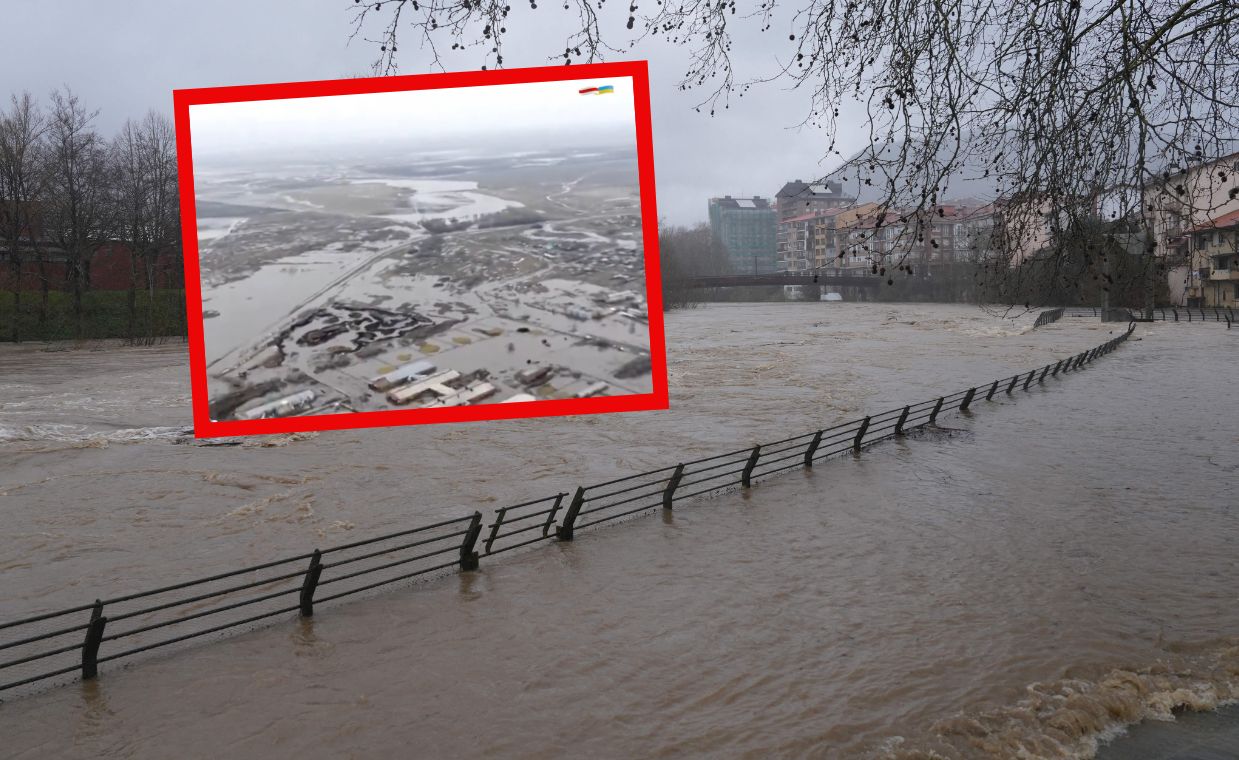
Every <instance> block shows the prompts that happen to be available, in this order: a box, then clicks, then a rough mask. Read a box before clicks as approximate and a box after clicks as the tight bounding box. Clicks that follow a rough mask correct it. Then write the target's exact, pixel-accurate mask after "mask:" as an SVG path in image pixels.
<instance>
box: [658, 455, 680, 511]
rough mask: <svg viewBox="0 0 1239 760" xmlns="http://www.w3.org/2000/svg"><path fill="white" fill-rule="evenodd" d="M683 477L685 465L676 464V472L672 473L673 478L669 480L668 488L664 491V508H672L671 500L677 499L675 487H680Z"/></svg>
mask: <svg viewBox="0 0 1239 760" xmlns="http://www.w3.org/2000/svg"><path fill="white" fill-rule="evenodd" d="M683 478H684V465H683V464H679V465H676V468H675V472H673V473H671V480H670V481H668V482H667V488H666V490H664V491H663V509H671V502H672V501H674V500H675V489H676V488H678V487H679V485H680V481H681V480H682V479H683Z"/></svg>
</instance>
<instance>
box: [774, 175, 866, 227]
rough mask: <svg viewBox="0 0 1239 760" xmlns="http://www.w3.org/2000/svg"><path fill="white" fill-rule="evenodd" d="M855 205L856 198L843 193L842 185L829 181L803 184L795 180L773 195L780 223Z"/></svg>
mask: <svg viewBox="0 0 1239 760" xmlns="http://www.w3.org/2000/svg"><path fill="white" fill-rule="evenodd" d="M855 203H856V198H855V197H854V196H850V195H848V194H846V193H844V191H843V185H842V184H840V183H838V182H830V181H824V182H804V181H801V180H798V179H795V180H792V181H791V182H788V183H787V184H785V185H783V187H782V189H780V190H779V192H778V193H776V194H775V204H776V206H777V208H778V211H779V221H780V222H783V221H786V220H789V219H792V218H794V217H803V216H806V215H809V214H813V213H814V212H817V211H828V210H830V209H839V208H847V207H849V206H852V205H854V204H855Z"/></svg>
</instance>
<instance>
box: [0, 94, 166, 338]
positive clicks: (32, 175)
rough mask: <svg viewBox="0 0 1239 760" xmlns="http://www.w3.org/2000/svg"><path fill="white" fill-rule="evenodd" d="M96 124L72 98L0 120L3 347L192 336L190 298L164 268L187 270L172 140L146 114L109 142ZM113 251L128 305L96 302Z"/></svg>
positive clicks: (13, 100)
mask: <svg viewBox="0 0 1239 760" xmlns="http://www.w3.org/2000/svg"><path fill="white" fill-rule="evenodd" d="M98 115H99V111H98V109H92V108H90V107H89V106H87V105H86V104H84V103H83V102H82V100H81V99H80V98H79V97H78V96H77V95H76V94H75V93H74V92H73V91H72V90H70V89H68V88H64V89H61V90H56V91H54V92H52V93H51V94H50V96H49V98H48V101H47V103H46V104H43V103H40V102H39V101H38V100H37V99H36V98H35V97H34V96H32V95H31V94H30V93H29V92H23V93H21V94H14V95H11V96H10V98H9V103H8V105H7V107H5V108H4V109H3V110H0V267H3V268H4V269H7V273H8V274H9V277H8V278H7V280H8V283H7V288H5V291H6V292H4V293H3V294H2V296H0V298H2V300H0V340H11V341H15V342H16V341H22V340H30V339H43V340H46V339H52V338H64V337H72V338H85V337H124V338H127V339H129V340H131V341H136V342H152V341H154V340H155V339H157V338H158V337H160V336H162V335H167V334H172V333H175V334H183V332H184V329H185V326H184V309H183V291H182V290H181V289H180V288H174V289H170V288H167V287H166V285H167V284H168V283H166V282H165V283H163V284H164V285H165V287H162V288H161V287H160V282H159V277H158V268H159V265H160V262H161V261H162V262H163V265H164V267H165V269H167V270H169V271H171V272H174V273H175V272H179V271H180V265H179V262H180V256H181V252H180V240H181V231H180V215H179V206H178V195H177V166H176V138H175V131H174V130H173V128H172V124H171V122H170V120H169V119H168V118H167V117H166V116H164V115H163V114H161V113H158V112H156V111H150V112H148V113H147V114H146V115H145V116H144V117H142V118H141V119H129V120H127V121H126V122H125V123H124V125H123V126H122V127H121V128H120V130H119V131H118V132H117V133H116V134H115V135H113V136H111V137H110V138H109V137H107V136H105V135H103V134H101V133H100V131H99V130H98V129H97V128H96V126H95V122H96V119H97V117H98ZM107 248H111V250H113V251H121V252H124V253H125V254H126V255H122V256H121V257H120V260H127V263H128V272H127V275H128V290H127V291H125V292H124V293H123V294H121V293H108V294H103V293H93V294H92V293H91V276H90V272H91V264H92V261H94V260H95V259H96V258H97V257H98V256H99V255H100V252H101V251H103V250H105V249H107ZM0 271H2V270H0ZM32 280H33V282H34V288H33V289H31V288H30V287H29V286H30V285H31V282H32ZM178 281H179V280H178ZM6 323H7V324H6Z"/></svg>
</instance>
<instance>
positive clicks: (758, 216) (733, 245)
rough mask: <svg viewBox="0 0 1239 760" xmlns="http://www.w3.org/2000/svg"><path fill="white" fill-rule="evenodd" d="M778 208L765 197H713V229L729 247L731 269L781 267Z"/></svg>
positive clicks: (747, 270)
mask: <svg viewBox="0 0 1239 760" xmlns="http://www.w3.org/2000/svg"><path fill="white" fill-rule="evenodd" d="M775 221H776V219H775V209H774V208H773V207H771V205H770V201H769V200H767V199H765V198H760V197H758V196H753V197H752V198H732V197H731V196H730V195H727V196H724V197H722V198H711V199H710V230H711V231H712V232H713V233H714V236H715V237H716V238H718V240H719V241H721V242H722V244H723V245H724V246H725V247H726V248H727V254H728V256H729V258H730V259H731V268H732V271H734V272H737V273H745V274H747V273H753V274H764V273H766V272H773V271H775V270H776V269H778V257H777V255H776V250H777V249H776V243H775V235H776V229H775Z"/></svg>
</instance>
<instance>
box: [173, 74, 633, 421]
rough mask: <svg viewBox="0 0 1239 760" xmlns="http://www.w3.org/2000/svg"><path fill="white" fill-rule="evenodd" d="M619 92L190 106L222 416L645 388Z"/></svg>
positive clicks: (516, 89)
mask: <svg viewBox="0 0 1239 760" xmlns="http://www.w3.org/2000/svg"><path fill="white" fill-rule="evenodd" d="M633 103H634V100H633V88H632V83H631V79H629V78H615V79H608V80H606V81H595V80H579V81H578V80H573V81H556V82H540V83H522V84H511V85H491V86H477V87H457V88H451V89H439V90H414V91H401V92H383V93H367V94H356V95H333V96H327V97H306V98H293V99H282V100H266V101H249V102H232V103H217V104H207V105H193V106H191V107H190V122H191V130H192V140H193V142H192V145H193V169H194V198H195V204H196V213H197V238H198V269H199V276H200V282H201V287H202V319H203V336H204V344H205V366H206V373H207V392H208V398H209V414H210V419H211V421H213V422H217V421H228V420H257V419H263V418H271V417H288V416H305V415H323V414H340V413H348V412H360V411H384V410H405V409H427V408H441V407H460V406H468V405H476V404H496V403H519V402H533V401H538V400H548V399H581V398H597V397H604V396H621V395H630V394H649V393H651V392H652V390H653V377H652V367H651V353H650V352H651V340H650V329H649V313H648V309H647V303H646V284H647V283H646V267H645V257H644V246H643V241H642V229H643V228H642V214H641V211H642V209H641V197H640V190H639V181H638V169H637V146H636V130H635V127H634V107H633Z"/></svg>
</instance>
